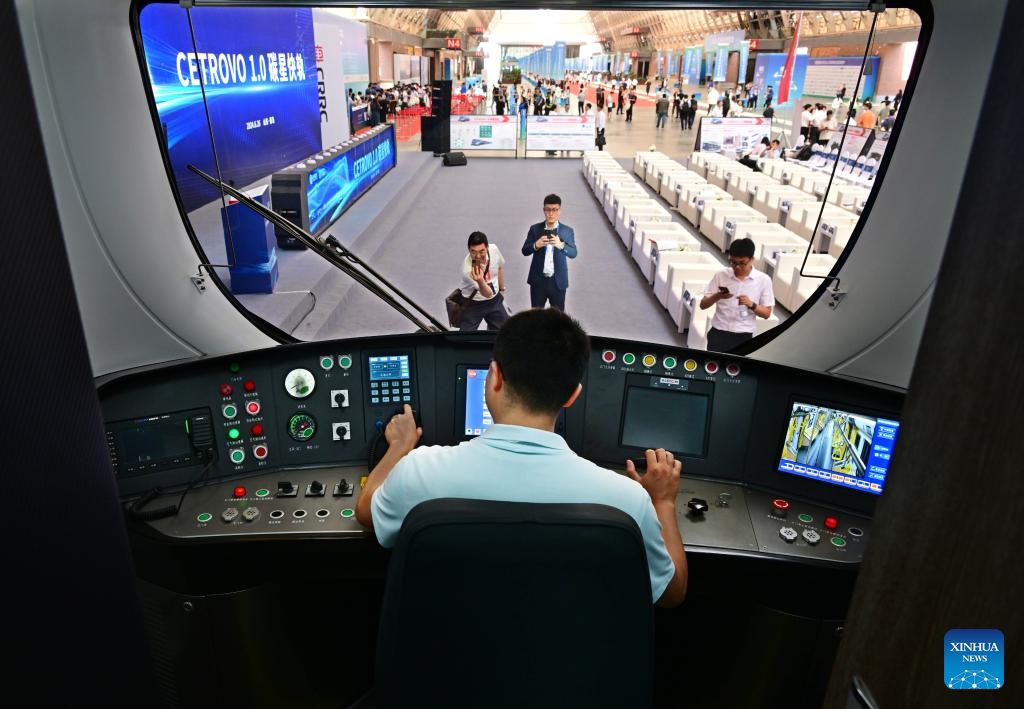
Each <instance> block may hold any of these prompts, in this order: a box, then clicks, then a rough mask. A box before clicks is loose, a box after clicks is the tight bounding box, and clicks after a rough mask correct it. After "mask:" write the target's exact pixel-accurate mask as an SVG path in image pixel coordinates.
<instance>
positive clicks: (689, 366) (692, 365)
mask: <svg viewBox="0 0 1024 709" xmlns="http://www.w3.org/2000/svg"><path fill="white" fill-rule="evenodd" d="M683 369H685V370H686V371H687V372H694V371H696V370H697V360H695V359H688V360H686V361H685V362H683Z"/></svg>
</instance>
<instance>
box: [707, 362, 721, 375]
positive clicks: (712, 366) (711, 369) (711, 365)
mask: <svg viewBox="0 0 1024 709" xmlns="http://www.w3.org/2000/svg"><path fill="white" fill-rule="evenodd" d="M704 371H705V372H707V373H708V374H714V373H715V372H717V371H718V362H708V363H707V364H705V365H704Z"/></svg>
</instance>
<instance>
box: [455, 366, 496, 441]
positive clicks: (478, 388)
mask: <svg viewBox="0 0 1024 709" xmlns="http://www.w3.org/2000/svg"><path fill="white" fill-rule="evenodd" d="M486 384H487V370H486V369H467V370H466V391H465V397H466V398H465V403H466V415H465V417H464V420H463V424H464V430H465V433H466V435H467V436H479V435H480V434H481V433H483V432H484V431H486V430H487V428H488V426H490V425H491V424H492V423H494V419H492V418H491V412H490V411H489V410H488V409H487V401H486V397H485V396H484V394H485V392H486V389H487V387H486Z"/></svg>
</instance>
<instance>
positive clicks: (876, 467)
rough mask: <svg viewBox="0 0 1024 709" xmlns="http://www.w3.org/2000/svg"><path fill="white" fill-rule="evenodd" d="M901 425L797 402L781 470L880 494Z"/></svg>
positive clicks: (780, 466) (780, 463)
mask: <svg viewBox="0 0 1024 709" xmlns="http://www.w3.org/2000/svg"><path fill="white" fill-rule="evenodd" d="M899 430H900V424H899V422H898V421H894V420H892V419H886V418H875V417H872V416H865V415H862V414H855V413H851V412H849V411H844V410H842V409H836V408H831V407H828V406H818V405H815V404H805V403H802V402H799V401H798V402H794V404H793V409H792V411H791V412H790V417H789V427H788V428H787V430H786V440H785V442H784V443H783V446H782V455H781V458H780V460H779V467H778V469H779V471H781V472H783V473H789V474H791V475H799V476H800V477H804V478H810V479H812V480H819V481H822V482H826V483H829V484H832V485H838V486H840V487H845V488H849V489H851V490H860V491H862V492H867V493H871V494H874V495H881V494H882V489H883V488H884V487H885V478H886V476H887V475H888V473H889V461H890V460H891V459H892V452H893V447H894V446H895V445H896V437H897V435H898V434H899Z"/></svg>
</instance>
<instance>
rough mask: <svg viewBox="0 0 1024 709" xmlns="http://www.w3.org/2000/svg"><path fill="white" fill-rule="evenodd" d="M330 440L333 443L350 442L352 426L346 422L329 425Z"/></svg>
mask: <svg viewBox="0 0 1024 709" xmlns="http://www.w3.org/2000/svg"><path fill="white" fill-rule="evenodd" d="M331 440H334V441H351V440H352V424H351V423H349V422H348V421H342V422H340V423H332V424H331Z"/></svg>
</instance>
